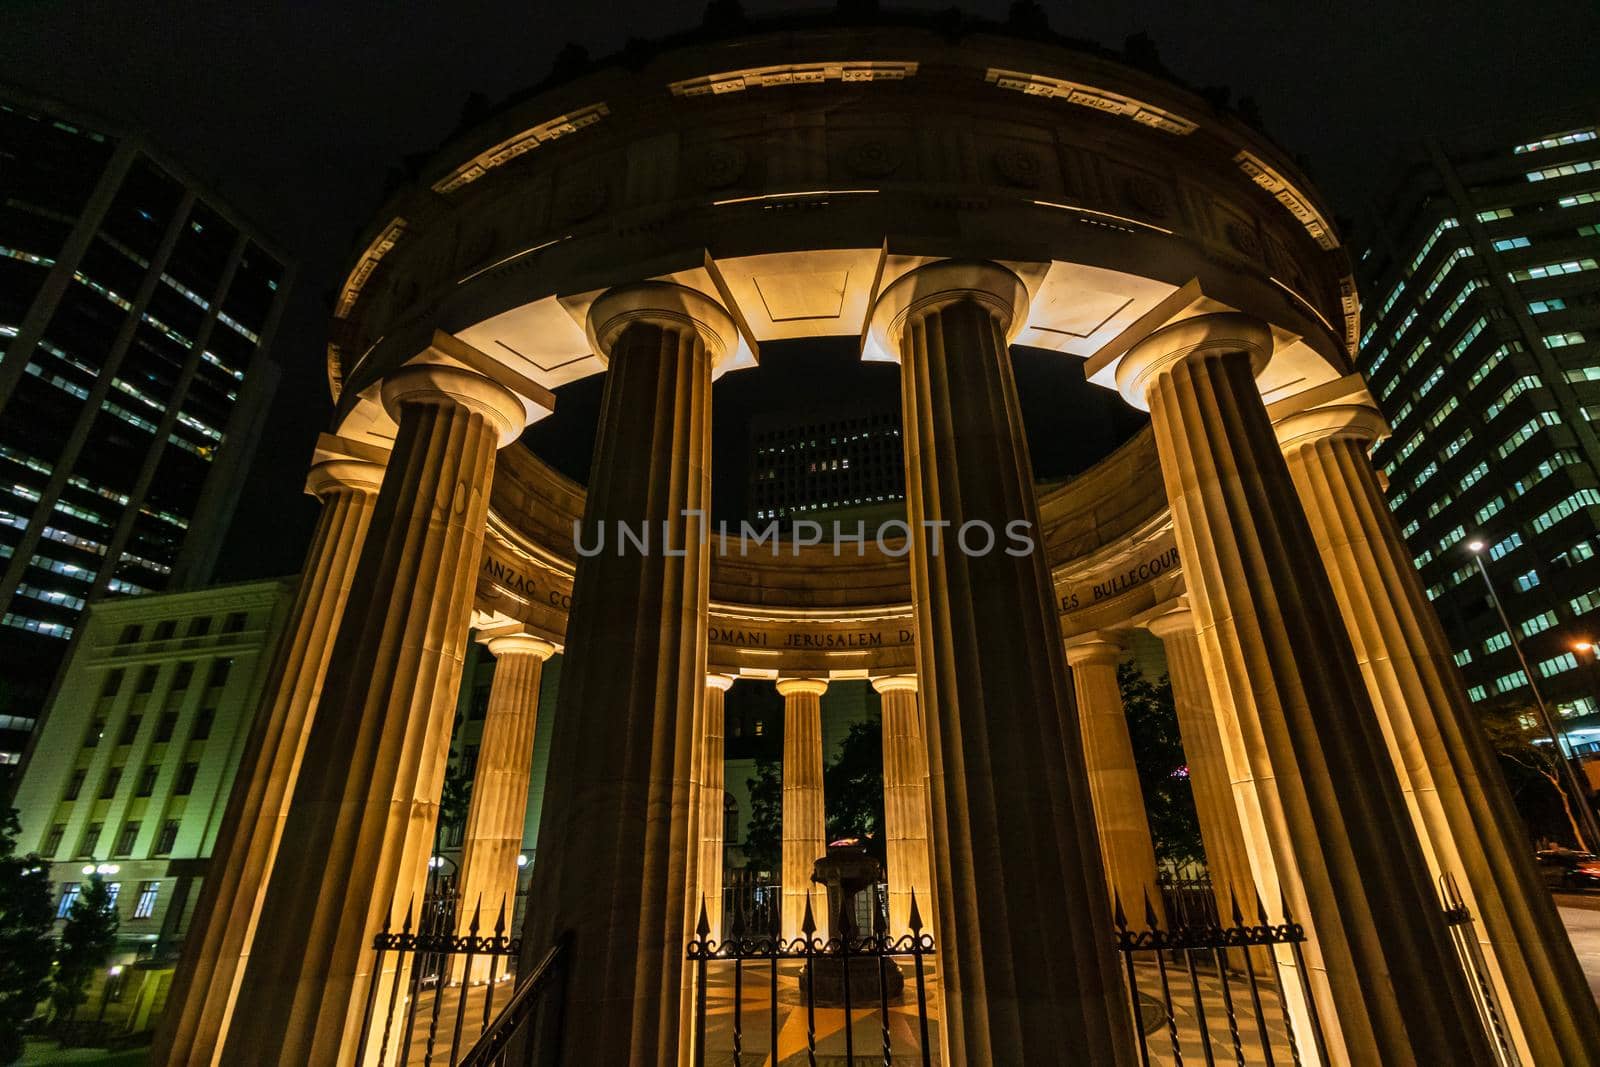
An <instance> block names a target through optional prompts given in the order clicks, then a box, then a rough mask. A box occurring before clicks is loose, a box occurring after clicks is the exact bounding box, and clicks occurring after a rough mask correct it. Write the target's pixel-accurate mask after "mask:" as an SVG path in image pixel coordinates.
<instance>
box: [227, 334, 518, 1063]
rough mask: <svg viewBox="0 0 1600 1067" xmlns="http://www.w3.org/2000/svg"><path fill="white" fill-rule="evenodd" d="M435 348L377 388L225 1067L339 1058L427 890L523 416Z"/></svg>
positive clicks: (356, 1036) (514, 399)
mask: <svg viewBox="0 0 1600 1067" xmlns="http://www.w3.org/2000/svg"><path fill="white" fill-rule="evenodd" d="M435 355H436V350H435V349H432V348H430V349H429V350H428V353H427V354H426V355H425V356H424V357H423V360H424V361H419V362H414V363H411V364H408V365H406V366H404V367H402V368H400V369H399V370H398V371H396V372H394V373H393V374H391V375H390V376H389V377H388V378H387V379H385V381H384V384H383V402H384V406H385V407H386V408H387V409H388V410H389V412H390V414H391V415H392V416H393V417H394V419H395V421H396V423H397V424H398V429H397V432H396V436H395V445H394V452H393V455H392V457H391V459H390V461H389V467H388V470H387V472H386V473H385V475H384V478H383V487H382V489H381V490H380V491H379V494H378V501H377V505H376V508H375V510H374V512H373V517H372V529H373V531H375V536H374V537H371V538H369V539H368V541H367V544H366V546H365V548H364V549H363V550H362V553H361V560H360V563H359V564H358V565H357V567H356V572H355V578H354V581H353V583H352V586H351V590H350V603H351V604H352V605H359V608H360V610H359V612H353V613H352V617H351V618H349V619H347V620H346V621H345V625H343V626H341V627H340V629H339V635H338V639H337V640H336V641H335V642H334V646H333V655H332V658H331V660H330V661H329V664H328V674H327V682H326V685H325V686H324V688H323V692H322V697H321V700H320V701H319V702H318V707H317V713H316V717H315V719H314V721H313V722H312V724H311V731H310V735H309V737H308V738H307V740H306V751H305V758H304V761H303V763H302V773H301V774H300V776H299V780H298V781H297V782H296V784H295V789H294V796H293V800H292V802H291V804H290V805H289V812H288V818H287V820H286V821H285V824H284V828H283V838H284V840H285V841H292V842H293V843H294V848H295V852H296V857H297V862H295V863H292V864H291V863H279V864H277V865H276V866H275V867H274V868H273V871H272V875H271V878H270V880H269V881H268V883H267V891H266V899H265V901H264V903H263V905H262V911H261V922H260V926H261V929H263V930H270V931H271V936H272V943H271V951H270V952H267V951H262V950H261V949H260V948H258V950H257V951H256V952H254V953H253V954H252V955H251V957H250V961H249V963H248V965H247V967H246V970H245V976H244V982H243V986H242V987H241V989H240V992H239V1002H240V1004H241V1005H248V1011H245V1010H241V1011H239V1012H238V1013H236V1015H235V1018H234V1020H233V1025H232V1027H231V1028H230V1030H229V1034H228V1038H227V1043H226V1045H225V1052H224V1054H223V1062H224V1063H227V1064H229V1065H230V1067H232V1065H234V1064H241V1065H243V1064H267V1063H271V1064H291V1063H292V1064H310V1063H314V1064H330V1065H331V1064H338V1065H345V1064H350V1063H352V1062H353V1061H354V1058H355V1055H356V1050H357V1048H358V1047H359V1044H360V1038H361V1035H360V1033H359V1030H360V1025H361V1018H362V1013H363V1010H364V1008H365V1002H366V999H367V992H368V987H369V985H370V984H371V982H372V980H373V975H372V967H373V963H374V958H375V954H374V952H373V950H372V948H371V940H372V936H373V934H374V933H375V932H376V931H377V930H378V929H379V928H380V927H381V926H382V925H383V923H384V920H385V918H386V917H388V916H390V915H393V916H394V918H395V920H396V921H397V922H398V920H399V918H400V914H401V913H403V912H404V911H405V909H406V906H407V902H408V901H417V902H420V901H421V898H422V894H423V888H424V885H425V882H426V879H427V869H428V858H429V856H430V854H431V852H432V846H433V838H434V826H435V823H436V821H437V818H438V808H439V794H440V791H441V789H442V787H443V782H444V769H445V762H446V759H447V757H448V755H449V747H450V730H451V725H452V721H453V719H454V711H455V704H456V695H457V691H458V690H459V688H460V684H461V667H462V659H463V655H464V652H465V649H466V642H467V630H468V625H469V622H470V615H471V611H472V590H473V585H474V580H475V579H476V576H477V570H478V561H479V558H480V556H481V554H482V547H483V529H484V521H485V518H486V516H487V513H488V503H489V482H490V477H491V475H492V472H493V469H494V457H495V451H496V449H498V448H500V447H501V446H503V445H505V444H509V443H510V442H511V441H513V440H515V439H516V437H517V435H518V434H520V433H521V431H522V428H523V426H524V425H525V424H526V421H527V409H526V408H525V406H524V401H523V400H522V398H521V397H519V396H518V395H517V394H515V393H512V392H511V391H510V390H508V389H506V388H504V387H503V386H500V385H498V384H496V383H495V382H493V381H490V380H489V379H488V378H486V377H484V376H483V375H481V374H479V373H477V372H475V371H471V370H467V369H465V368H464V367H462V366H460V365H459V364H455V363H453V362H447V361H442V360H443V357H440V358H441V361H437V362H434V361H431V360H433V359H434V357H435ZM385 984H387V983H385ZM375 1022H376V1024H377V1025H379V1026H381V1024H382V1020H381V1019H379V1020H375Z"/></svg>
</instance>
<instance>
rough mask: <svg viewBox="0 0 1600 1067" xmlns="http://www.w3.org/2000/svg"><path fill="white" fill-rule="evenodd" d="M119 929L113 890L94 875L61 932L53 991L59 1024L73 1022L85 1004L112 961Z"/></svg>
mask: <svg viewBox="0 0 1600 1067" xmlns="http://www.w3.org/2000/svg"><path fill="white" fill-rule="evenodd" d="M119 925H120V920H119V919H118V918H117V910H116V908H115V907H114V906H113V904H112V900H111V889H110V887H109V886H107V885H106V882H105V879H103V878H101V877H100V876H99V875H98V874H91V875H90V876H89V881H88V884H87V885H85V886H84V888H83V892H82V893H80V894H79V896H78V899H77V900H76V901H75V902H73V905H72V910H71V911H69V912H68V913H67V924H66V926H65V927H64V928H63V929H62V931H61V947H60V949H59V951H58V953H57V956H56V975H55V983H54V985H53V987H52V988H51V990H50V1004H51V1006H52V1008H53V1010H54V1013H55V1018H56V1021H58V1022H70V1021H71V1020H72V1016H73V1014H74V1013H75V1012H76V1011H77V1010H78V1006H79V1005H80V1004H82V1003H83V1000H84V997H85V995H86V992H87V990H88V988H89V980H90V979H91V978H93V977H94V972H95V971H97V970H98V969H100V968H101V967H103V966H105V962H106V960H108V959H110V958H111V950H112V949H114V948H116V947H117V927H118V926H119Z"/></svg>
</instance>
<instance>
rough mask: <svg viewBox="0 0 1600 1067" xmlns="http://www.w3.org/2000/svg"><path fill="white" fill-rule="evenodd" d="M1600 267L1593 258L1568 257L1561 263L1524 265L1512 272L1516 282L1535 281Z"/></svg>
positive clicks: (1512, 277)
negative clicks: (1535, 265) (1534, 265)
mask: <svg viewBox="0 0 1600 1067" xmlns="http://www.w3.org/2000/svg"><path fill="white" fill-rule="evenodd" d="M1597 268H1600V263H1596V262H1595V261H1594V260H1592V259H1588V258H1585V259H1568V260H1563V261H1562V262H1559V263H1543V264H1540V265H1539V266H1537V267H1523V268H1521V269H1519V270H1514V271H1512V272H1511V280H1512V281H1514V282H1527V281H1535V280H1537V279H1539V278H1559V277H1560V276H1561V275H1563V274H1577V273H1579V272H1580V271H1586V270H1595V269H1597Z"/></svg>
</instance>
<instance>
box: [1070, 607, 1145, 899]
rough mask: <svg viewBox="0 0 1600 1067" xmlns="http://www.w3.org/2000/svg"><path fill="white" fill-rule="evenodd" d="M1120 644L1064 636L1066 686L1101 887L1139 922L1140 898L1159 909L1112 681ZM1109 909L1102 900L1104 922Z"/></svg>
mask: <svg viewBox="0 0 1600 1067" xmlns="http://www.w3.org/2000/svg"><path fill="white" fill-rule="evenodd" d="M1123 652H1124V649H1123V647H1122V646H1121V645H1119V644H1116V643H1115V642H1113V641H1108V640H1106V639H1105V638H1103V637H1100V636H1098V635H1094V634H1090V635H1088V636H1086V637H1082V638H1076V639H1074V640H1072V641H1070V642H1068V644H1067V664H1068V665H1069V666H1070V667H1071V668H1072V688H1073V692H1074V694H1075V695H1076V696H1077V699H1078V728H1079V729H1080V730H1081V731H1082V734H1083V759H1084V763H1085V764H1086V765H1087V768H1088V773H1089V792H1090V794H1091V795H1092V796H1093V797H1094V815H1095V824H1096V825H1097V826H1098V827H1099V828H1100V853H1101V855H1102V856H1104V857H1105V863H1106V880H1107V882H1109V883H1110V884H1109V886H1108V888H1109V889H1110V891H1111V893H1112V894H1113V896H1112V900H1113V901H1114V900H1115V899H1118V898H1120V899H1121V901H1122V910H1123V911H1124V912H1125V913H1126V914H1127V916H1128V922H1129V924H1130V925H1132V926H1134V927H1142V926H1144V924H1145V907H1144V904H1145V901H1146V900H1149V902H1150V906H1151V908H1153V909H1154V910H1155V913H1156V915H1157V917H1158V918H1159V917H1161V916H1162V915H1163V909H1162V905H1161V889H1160V887H1159V886H1158V885H1157V884H1156V849H1155V842H1154V840H1153V839H1152V838H1151V836H1150V817H1149V815H1148V814H1147V813H1146V811H1145V806H1144V793H1143V791H1142V790H1141V788H1140V786H1139V769H1138V767H1136V766H1135V765H1134V762H1133V739H1132V738H1131V737H1130V736H1129V734H1128V716H1127V713H1126V712H1125V711H1124V710H1123V707H1122V690H1121V688H1120V687H1119V686H1118V685H1117V664H1118V663H1119V662H1121V660H1122V656H1123ZM1112 914H1113V909H1112V908H1111V907H1110V906H1109V905H1108V908H1107V911H1106V915H1107V921H1108V922H1109V921H1110V916H1111V915H1112Z"/></svg>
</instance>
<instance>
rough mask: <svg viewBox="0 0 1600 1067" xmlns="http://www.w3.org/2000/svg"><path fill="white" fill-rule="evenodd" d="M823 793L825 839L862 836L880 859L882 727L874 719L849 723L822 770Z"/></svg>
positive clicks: (883, 851)
mask: <svg viewBox="0 0 1600 1067" xmlns="http://www.w3.org/2000/svg"><path fill="white" fill-rule="evenodd" d="M822 796H823V801H824V803H825V804H826V806H827V810H828V840H829V841H838V840H839V839H840V838H845V837H859V838H862V839H864V840H865V841H866V845H867V851H869V852H871V853H872V854H873V855H875V856H877V857H878V859H879V860H883V859H884V857H885V849H884V841H883V726H882V724H881V723H879V722H878V721H877V720H876V719H874V720H873V721H871V722H856V723H851V724H850V732H849V733H847V734H845V736H844V740H842V741H840V742H839V748H838V755H837V756H836V757H834V760H833V762H832V763H830V764H828V765H827V767H825V768H824V769H823V772H822Z"/></svg>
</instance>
